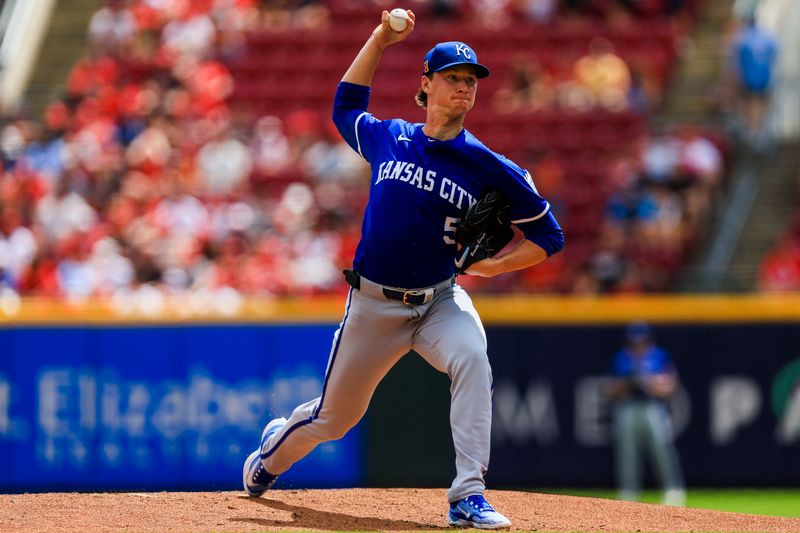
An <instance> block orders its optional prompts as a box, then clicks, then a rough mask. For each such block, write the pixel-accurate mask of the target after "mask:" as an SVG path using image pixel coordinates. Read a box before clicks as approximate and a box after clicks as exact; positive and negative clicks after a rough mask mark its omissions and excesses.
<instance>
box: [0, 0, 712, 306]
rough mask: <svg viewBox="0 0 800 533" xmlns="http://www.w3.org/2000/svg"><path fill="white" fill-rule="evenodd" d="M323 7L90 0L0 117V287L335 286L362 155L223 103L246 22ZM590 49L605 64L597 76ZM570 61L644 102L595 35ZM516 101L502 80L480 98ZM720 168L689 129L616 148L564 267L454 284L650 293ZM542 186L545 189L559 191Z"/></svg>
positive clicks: (542, 165) (344, 260)
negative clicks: (592, 247) (603, 201)
mask: <svg viewBox="0 0 800 533" xmlns="http://www.w3.org/2000/svg"><path fill="white" fill-rule="evenodd" d="M443 1H444V0H443ZM681 4H682V2H677V1H666V0H665V1H660V0H652V1H644V0H643V1H641V2H637V1H636V0H627V1H620V2H612V1H608V2H603V1H597V0H596V1H589V0H587V1H584V2H579V1H568V0H564V1H563V2H557V1H555V0H549V1H536V0H529V1H528V2H527V3H526V6H527V7H526V8H527V9H530V10H532V12H536V13H543V12H545V11H547V10H551V12H553V13H554V12H555V10H557V9H558V10H575V9H581V10H584V11H585V13H588V14H591V15H597V16H600V15H602V14H603V13H605V11H603V10H604V9H606V8H607V9H610V10H614V9H624V10H629V11H630V10H633V11H632V12H635V11H636V10H639V9H647V10H648V13H651V14H652V13H656V12H661V11H659V10H663V12H664V13H668V12H672V11H671V10H674V9H676V8H677V7H679V6H680V5H681ZM476 5H477V3H476ZM515 5H516V4H515ZM429 7H430V9H432V10H435V9H443V8H442V7H441V6H440V5H439V4H437V3H435V2H433V3H431V4H429ZM328 13H329V8H328V7H327V6H326V5H325V4H321V3H316V2H305V1H297V2H292V1H289V0H287V1H284V2H269V3H262V2H258V1H256V0H193V1H191V2H189V1H186V0H130V1H125V0H107V1H106V2H105V3H104V5H103V6H102V7H101V9H100V10H99V11H98V12H97V13H96V14H95V15H94V16H93V17H92V19H91V22H90V25H89V31H88V39H89V42H90V48H89V50H90V51H89V53H88V54H87V55H86V56H85V57H84V58H82V59H81V60H80V61H79V62H78V63H77V64H76V65H75V66H74V68H73V69H72V71H71V73H70V75H69V78H68V80H67V83H66V88H65V92H64V95H63V97H62V98H60V99H58V100H57V101H54V102H52V103H50V105H49V106H48V107H47V109H46V111H45V113H44V115H43V118H42V119H41V120H34V119H32V118H31V117H28V116H26V115H25V114H24V112H16V113H7V114H6V116H5V117H4V119H3V122H2V127H1V128H0V157H2V165H3V168H2V172H3V173H2V176H0V288H2V289H0V290H2V291H6V292H8V291H11V292H13V293H14V294H21V295H23V296H63V297H66V298H68V299H73V300H80V299H84V298H87V297H93V296H103V297H112V298H116V299H122V300H124V299H126V298H130V299H134V300H135V299H136V298H146V299H148V301H153V299H156V300H157V299H159V298H167V297H170V296H180V295H187V294H192V295H199V296H198V297H200V296H202V301H203V302H206V303H209V305H211V304H213V303H214V302H230V301H231V300H232V299H233V300H234V301H235V300H236V299H237V298H240V297H241V296H242V295H252V296H261V297H270V296H285V295H295V296H297V295H310V294H319V293H327V292H339V291H344V290H345V289H346V286H345V284H344V283H343V280H342V278H341V270H342V268H345V267H348V266H350V263H351V260H352V257H353V254H354V249H355V246H356V244H357V242H358V238H359V235H360V227H359V225H360V218H361V212H362V209H363V205H364V202H365V201H366V193H367V190H368V180H369V175H368V167H367V165H366V163H364V162H363V160H361V159H360V157H359V156H358V155H357V154H355V153H354V152H353V151H352V150H350V149H349V148H348V147H347V146H346V145H345V144H344V143H343V141H342V140H341V138H340V136H339V135H338V133H336V132H335V130H334V128H333V126H332V124H331V122H330V119H329V118H328V116H327V113H321V112H320V111H316V110H302V111H297V112H293V113H290V114H287V115H286V116H283V117H278V116H272V115H266V116H257V117H254V116H251V115H249V114H247V113H244V112H242V111H241V110H239V109H237V108H236V107H231V105H230V104H229V101H228V96H229V95H230V94H231V92H232V90H233V85H234V80H233V77H232V76H231V73H230V71H229V70H228V68H227V67H226V63H225V59H226V58H227V57H235V56H236V54H237V53H239V52H240V51H241V49H242V46H243V45H244V39H246V35H247V32H248V31H252V30H259V29H260V28H264V27H269V28H270V29H275V28H276V27H292V28H299V27H305V28H311V27H314V26H317V25H324V24H325V23H326V20H327V17H328ZM598 63H602V64H603V65H605V67H607V68H605V70H604V71H603V72H604V74H602V76H598V73H597V69H596V66H597V64H598ZM526 68H529V66H528V67H523V69H522V70H525V69H526ZM534 70H535V67H534ZM529 74H530V73H529V72H528V73H526V74H521V75H520V77H523V78H524V77H526V76H528V75H529ZM574 74H575V80H576V83H580V84H582V85H583V87H584V88H585V91H586V94H587V95H589V96H588V97H591V98H594V99H595V100H594V101H597V102H601V103H603V105H607V107H609V108H610V109H614V108H627V107H630V106H634V107H635V106H638V105H643V104H640V103H639V102H640V100H643V99H642V98H640V97H637V96H635V93H636V90H635V87H636V84H637V82H636V79H635V78H636V76H635V75H633V74H631V72H630V71H629V70H628V69H627V67H626V66H625V64H624V63H621V62H620V61H618V60H616V59H614V58H613V49H611V48H610V43H609V42H608V41H604V40H598V41H597V42H596V43H594V44H593V47H592V50H591V52H590V53H589V55H588V56H587V57H586V58H584V59H581V60H580V61H579V62H578V63H577V64H576V65H575V68H574ZM531 76H532V78H536V77H537V74H533V75H531ZM529 81H530V80H529ZM534 86H535V88H534ZM525 91H527V95H526V96H525V98H524V99H525V102H524V103H522V104H520V103H516V104H513V105H525V106H530V108H531V109H536V108H537V106H545V105H552V103H553V102H556V101H557V100H558V99H557V98H556V97H555V96H554V95H555V94H556V93H558V92H559V90H557V89H552V88H546V87H545V88H543V87H541V86H539V85H538V82H535V81H534V82H532V83H530V87H528V88H527V89H525ZM525 91H523V92H525ZM592 91H594V92H592ZM504 98H505V100H504ZM514 99H519V95H515V96H512V97H507V96H503V95H502V94H500V95H499V96H497V97H496V98H495V103H496V104H497V106H498V107H499V108H503V106H508V105H509V102H510V101H512V100H514ZM536 165H537V168H536V169H535V170H534V174H535V175H537V176H538V175H539V174H540V173H541V174H543V175H542V177H541V180H542V181H543V182H548V181H550V182H552V183H557V182H558V179H557V178H553V176H557V175H558V173H559V170H558V165H559V163H558V161H557V160H555V159H553V158H549V159H545V160H542V161H538V162H537V163H536ZM721 172H722V156H721V155H720V152H719V151H718V149H717V147H716V146H715V145H714V144H713V143H711V142H709V141H708V139H707V138H705V137H703V136H702V135H699V134H698V133H697V132H696V131H694V130H692V129H685V130H681V131H679V132H668V133H666V132H665V133H663V134H658V135H655V136H653V137H651V138H648V139H645V140H643V141H642V142H641V144H640V145H638V146H635V147H631V148H630V149H629V150H627V151H625V152H624V153H621V154H619V155H618V157H616V158H615V159H614V161H613V164H612V165H611V167H610V179H611V183H613V187H612V188H613V194H612V195H611V196H610V200H609V203H608V206H607V209H606V220H605V222H604V223H603V232H602V235H603V237H602V243H601V248H600V250H599V251H597V252H596V253H595V254H594V255H593V256H592V258H591V260H590V261H589V262H588V263H587V264H585V265H581V266H580V271H579V272H578V273H577V274H576V275H575V277H574V279H573V278H565V276H564V274H563V272H559V271H558V269H559V268H560V265H562V262H563V259H560V258H559V259H558V260H556V261H553V263H552V266H550V267H545V268H543V269H541V270H539V269H531V272H526V273H522V274H518V275H510V276H507V277H506V279H505V280H499V281H498V283H496V284H494V285H481V282H480V281H477V280H476V281H474V282H471V281H470V280H468V279H465V282H466V283H467V284H469V283H474V284H475V285H476V286H477V288H478V289H481V288H485V289H486V290H520V289H526V290H562V291H576V292H603V291H631V290H663V289H666V288H668V283H667V279H668V278H669V276H668V275H667V274H665V273H664V269H667V270H669V269H671V268H672V267H673V266H674V264H675V261H677V258H679V257H680V256H681V254H682V253H683V252H684V251H685V250H686V249H687V246H688V245H690V243H691V240H692V238H693V236H695V235H696V231H697V228H699V227H701V226H702V225H703V224H704V223H705V221H706V220H707V218H708V210H709V205H710V199H711V197H712V196H713V194H714V191H715V189H716V187H717V186H718V184H719V180H720V176H721ZM548 175H549V176H550V177H548ZM539 179H540V178H539V177H537V181H539ZM546 194H552V195H553V202H554V205H557V204H558V203H559V198H558V195H559V191H558V189H557V186H554V187H553V188H552V192H547V193H546ZM664 265H666V266H664ZM534 271H535V272H534Z"/></svg>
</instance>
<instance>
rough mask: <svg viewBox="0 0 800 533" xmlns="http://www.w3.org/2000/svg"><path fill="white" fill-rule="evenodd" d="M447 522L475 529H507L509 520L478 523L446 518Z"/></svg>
mask: <svg viewBox="0 0 800 533" xmlns="http://www.w3.org/2000/svg"><path fill="white" fill-rule="evenodd" d="M447 522H448V523H449V524H450V526H451V527H474V528H476V529H509V528H510V527H511V522H499V523H497V524H478V523H475V522H470V521H469V520H461V519H459V520H456V521H452V520H450V519H449V518H448V520H447Z"/></svg>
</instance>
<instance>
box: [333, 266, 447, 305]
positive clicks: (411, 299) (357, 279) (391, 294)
mask: <svg viewBox="0 0 800 533" xmlns="http://www.w3.org/2000/svg"><path fill="white" fill-rule="evenodd" d="M344 279H345V280H346V281H347V283H348V285H350V286H351V287H353V288H354V289H358V290H360V289H361V274H359V273H358V272H355V271H353V270H345V271H344ZM382 288H383V295H384V296H386V297H387V298H389V299H390V300H399V301H401V302H403V303H404V304H406V305H422V304H426V303H428V302H430V301H431V300H432V299H433V294H434V292H436V291H435V290H434V289H416V290H408V291H404V290H397V289H390V288H389V287H382Z"/></svg>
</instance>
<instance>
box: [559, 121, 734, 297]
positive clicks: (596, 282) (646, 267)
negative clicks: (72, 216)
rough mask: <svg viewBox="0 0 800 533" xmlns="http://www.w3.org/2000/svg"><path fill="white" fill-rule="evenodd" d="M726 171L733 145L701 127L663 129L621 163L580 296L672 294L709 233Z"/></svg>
mask: <svg viewBox="0 0 800 533" xmlns="http://www.w3.org/2000/svg"><path fill="white" fill-rule="evenodd" d="M724 172H725V142H724V141H723V140H722V139H719V138H715V137H713V136H710V135H708V134H705V133H703V132H702V131H699V130H698V129H697V128H696V127H693V126H682V127H675V128H672V129H669V130H663V131H655V132H654V133H653V134H651V135H649V136H647V137H645V138H644V139H642V140H641V141H640V142H639V143H638V144H637V145H635V146H632V147H630V148H629V149H626V150H624V151H623V152H622V153H620V154H619V156H618V157H615V158H614V159H613V160H612V162H611V164H610V165H609V168H608V186H609V187H610V189H611V191H610V192H611V193H610V195H609V197H608V201H607V202H606V205H605V217H604V220H603V223H602V229H601V231H600V238H599V242H598V245H597V249H596V251H595V252H594V253H593V254H592V256H591V257H590V259H589V260H588V261H587V262H586V263H584V264H583V265H581V270H580V271H579V272H578V274H577V275H576V276H575V279H574V282H573V286H572V291H573V292H577V293H601V292H614V293H618V292H657V291H665V290H669V288H670V287H671V286H672V283H673V282H674V280H675V275H676V274H677V273H678V270H679V268H680V267H681V265H682V264H684V262H685V260H686V258H687V256H688V254H690V253H691V252H692V250H693V249H694V247H695V246H696V245H697V244H698V241H699V239H700V238H702V236H703V235H705V234H706V232H707V230H708V227H709V224H710V222H711V216H712V212H713V209H714V207H715V205H716V204H715V199H716V196H717V195H718V194H719V193H720V191H721V187H722V184H723V176H724Z"/></svg>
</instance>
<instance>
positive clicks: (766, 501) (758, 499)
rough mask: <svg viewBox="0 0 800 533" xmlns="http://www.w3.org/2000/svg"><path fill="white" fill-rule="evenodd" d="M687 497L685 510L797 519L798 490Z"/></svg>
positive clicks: (652, 496)
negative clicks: (712, 510)
mask: <svg viewBox="0 0 800 533" xmlns="http://www.w3.org/2000/svg"><path fill="white" fill-rule="evenodd" d="M535 492H544V493H549V494H568V495H572V496H590V497H593V498H609V499H615V498H616V497H617V493H616V491H613V490H581V489H536V490H535ZM686 496H687V497H686V507H692V508H696V509H715V510H717V511H732V512H736V513H748V514H760V515H770V516H788V517H795V518H800V489H691V488H690V489H689V490H688V491H687V493H686ZM641 501H643V502H647V503H661V492H659V491H655V490H651V491H645V492H644V493H643V494H642V498H641Z"/></svg>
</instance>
